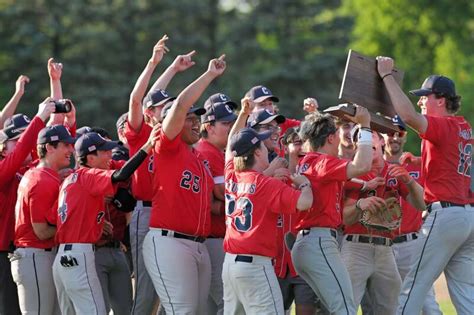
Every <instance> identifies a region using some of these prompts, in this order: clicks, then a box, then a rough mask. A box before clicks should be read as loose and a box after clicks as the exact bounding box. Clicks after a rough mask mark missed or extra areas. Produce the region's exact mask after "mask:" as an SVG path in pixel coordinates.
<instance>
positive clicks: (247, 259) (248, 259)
mask: <svg viewBox="0 0 474 315" xmlns="http://www.w3.org/2000/svg"><path fill="white" fill-rule="evenodd" d="M235 261H240V262H245V263H249V264H251V263H252V262H253V257H252V256H245V255H237V256H235Z"/></svg>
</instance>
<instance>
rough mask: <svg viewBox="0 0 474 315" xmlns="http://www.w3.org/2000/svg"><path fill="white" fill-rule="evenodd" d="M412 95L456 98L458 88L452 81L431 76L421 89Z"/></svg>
mask: <svg viewBox="0 0 474 315" xmlns="http://www.w3.org/2000/svg"><path fill="white" fill-rule="evenodd" d="M410 93H411V94H413V95H416V96H426V95H430V94H436V95H441V96H445V97H455V96H456V88H455V86H454V82H453V81H452V80H451V79H449V78H447V77H445V76H442V75H430V76H429V77H427V78H426V79H425V81H424V82H423V84H422V85H421V88H420V89H418V90H411V91H410Z"/></svg>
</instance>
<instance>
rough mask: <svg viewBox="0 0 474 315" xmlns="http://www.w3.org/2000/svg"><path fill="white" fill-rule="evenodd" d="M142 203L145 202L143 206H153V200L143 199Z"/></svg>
mask: <svg viewBox="0 0 474 315" xmlns="http://www.w3.org/2000/svg"><path fill="white" fill-rule="evenodd" d="M142 203H143V206H144V207H151V205H152V204H151V201H146V200H143V201H142Z"/></svg>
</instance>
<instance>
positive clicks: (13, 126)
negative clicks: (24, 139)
mask: <svg viewBox="0 0 474 315" xmlns="http://www.w3.org/2000/svg"><path fill="white" fill-rule="evenodd" d="M29 124H30V119H29V118H28V116H26V115H23V114H16V115H13V116H12V117H9V118H8V119H7V120H5V123H4V124H3V130H2V133H3V136H2V139H3V140H5V141H6V140H14V139H18V138H19V137H20V136H21V134H22V133H23V131H25V129H26V128H27V127H28V125H29Z"/></svg>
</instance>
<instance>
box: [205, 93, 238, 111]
mask: <svg viewBox="0 0 474 315" xmlns="http://www.w3.org/2000/svg"><path fill="white" fill-rule="evenodd" d="M216 103H224V104H226V105H229V106H230V108H232V109H233V110H234V109H237V107H238V106H237V103H235V102H233V101H232V100H231V99H230V98H229V97H228V96H227V95H225V94H222V93H216V94H213V95H211V96H209V98H208V99H207V100H206V101H205V102H204V108H205V109H208V108H209V107H210V106H211V105H212V104H216Z"/></svg>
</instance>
